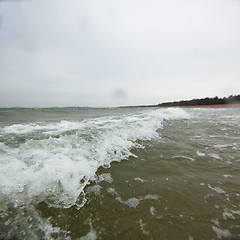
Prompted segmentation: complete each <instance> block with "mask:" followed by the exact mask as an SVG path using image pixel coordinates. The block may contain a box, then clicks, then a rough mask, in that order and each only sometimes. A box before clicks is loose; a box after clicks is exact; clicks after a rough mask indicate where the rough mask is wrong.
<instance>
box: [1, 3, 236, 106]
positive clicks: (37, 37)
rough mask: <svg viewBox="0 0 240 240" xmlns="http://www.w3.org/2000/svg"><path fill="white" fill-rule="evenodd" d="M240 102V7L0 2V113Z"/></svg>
mask: <svg viewBox="0 0 240 240" xmlns="http://www.w3.org/2000/svg"><path fill="white" fill-rule="evenodd" d="M239 93H240V1H239V0H181V1H179V0H168V1H166V0H164V1H163V0H118V1H115V0H88V1H83V0H51V1H49V0H22V1H20V0H15V1H13V0H0V107H16V106H18V107H50V106H97V107H107V106H118V105H140V104H158V103H160V102H165V101H174V100H181V99H192V98H202V97H214V96H219V97H223V96H228V95H230V94H239Z"/></svg>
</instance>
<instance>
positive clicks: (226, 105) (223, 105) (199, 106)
mask: <svg viewBox="0 0 240 240" xmlns="http://www.w3.org/2000/svg"><path fill="white" fill-rule="evenodd" d="M156 107H159V108H240V104H239V103H236V104H216V105H195V106H156Z"/></svg>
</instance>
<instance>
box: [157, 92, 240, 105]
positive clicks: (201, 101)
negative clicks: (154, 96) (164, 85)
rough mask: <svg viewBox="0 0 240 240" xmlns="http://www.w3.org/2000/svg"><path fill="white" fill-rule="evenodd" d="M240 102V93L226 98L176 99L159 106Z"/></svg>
mask: <svg viewBox="0 0 240 240" xmlns="http://www.w3.org/2000/svg"><path fill="white" fill-rule="evenodd" d="M234 103H240V95H230V96H229V97H227V98H226V97H224V98H218V97H213V98H209V97H206V98H201V99H192V100H185V101H175V102H165V103H160V104H158V106H161V107H168V106H200V105H219V104H234Z"/></svg>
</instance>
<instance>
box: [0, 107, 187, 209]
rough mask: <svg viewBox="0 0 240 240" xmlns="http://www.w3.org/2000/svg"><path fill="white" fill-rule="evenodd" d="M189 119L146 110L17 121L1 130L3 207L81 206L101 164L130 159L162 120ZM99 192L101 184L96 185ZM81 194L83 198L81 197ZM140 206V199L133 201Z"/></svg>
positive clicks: (181, 113)
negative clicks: (84, 117) (53, 120)
mask: <svg viewBox="0 0 240 240" xmlns="http://www.w3.org/2000/svg"><path fill="white" fill-rule="evenodd" d="M181 118H189V116H188V114H187V113H186V112H184V111H183V110H181V109H164V110H163V109H161V110H153V111H144V112H140V113H136V114H131V115H124V116H111V117H102V118H96V119H87V120H83V121H79V122H76V121H75V122H73V121H61V122H58V123H46V122H45V123H29V124H14V125H11V126H6V127H3V128H1V129H0V203H1V204H0V211H2V212H7V209H8V207H9V204H12V205H13V206H14V208H18V207H28V206H36V205H37V204H38V203H41V202H45V203H47V204H48V205H49V206H52V207H58V208H69V207H71V206H73V205H76V206H77V207H78V208H80V207H82V206H83V205H84V204H85V202H86V199H85V198H84V195H85V193H84V189H85V187H86V185H88V184H89V182H90V181H91V180H97V179H98V180H99V181H106V182H108V183H111V182H112V178H111V176H110V175H109V174H105V175H102V176H100V177H97V176H96V171H97V170H98V168H99V167H101V166H103V167H109V166H110V164H111V162H113V161H118V162H119V161H121V160H124V159H128V158H129V157H130V156H134V157H136V156H135V155H134V154H132V153H131V150H132V149H133V148H144V141H150V140H158V139H159V133H158V129H159V128H161V127H162V122H163V120H170V119H181ZM93 190H94V191H95V192H96V193H99V194H100V189H93ZM80 196H82V197H80ZM135 205H136V204H135Z"/></svg>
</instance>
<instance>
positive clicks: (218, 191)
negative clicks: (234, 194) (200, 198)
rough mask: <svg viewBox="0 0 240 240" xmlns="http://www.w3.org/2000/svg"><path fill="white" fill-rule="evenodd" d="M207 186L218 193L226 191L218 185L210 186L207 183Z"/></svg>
mask: <svg viewBox="0 0 240 240" xmlns="http://www.w3.org/2000/svg"><path fill="white" fill-rule="evenodd" d="M208 187H209V188H210V189H212V190H213V191H215V192H217V193H220V194H223V193H226V192H225V191H224V190H222V189H221V188H220V187H212V186H211V185H210V184H208Z"/></svg>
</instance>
